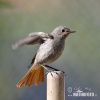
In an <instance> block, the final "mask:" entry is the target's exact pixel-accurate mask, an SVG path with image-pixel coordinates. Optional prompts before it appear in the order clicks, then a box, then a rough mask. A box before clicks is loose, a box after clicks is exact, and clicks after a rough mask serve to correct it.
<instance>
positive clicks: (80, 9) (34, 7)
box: [0, 0, 100, 100]
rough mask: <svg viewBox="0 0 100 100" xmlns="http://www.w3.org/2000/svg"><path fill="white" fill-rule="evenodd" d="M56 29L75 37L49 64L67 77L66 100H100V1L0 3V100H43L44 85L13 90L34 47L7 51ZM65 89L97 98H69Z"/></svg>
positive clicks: (3, 0) (21, 0) (15, 0)
mask: <svg viewBox="0 0 100 100" xmlns="http://www.w3.org/2000/svg"><path fill="white" fill-rule="evenodd" d="M59 25H66V26H67V27H68V28H70V29H71V30H75V31H76V33H75V34H71V35H70V36H69V37H68V38H67V39H66V46H65V50H64V52H63V54H62V56H61V57H60V58H59V59H58V60H57V61H55V62H54V63H52V64H50V65H51V66H53V67H55V68H58V69H60V70H63V71H65V72H66V80H65V81H66V87H65V90H66V100H80V99H81V100H99V99H100V1H99V0H87V1H86V0H0V100H41V99H42V100H46V82H45V83H44V84H40V85H39V86H38V87H35V86H32V87H31V88H28V87H22V88H20V89H19V88H17V87H16V83H17V82H18V81H19V80H20V79H21V78H22V77H23V76H24V74H25V73H26V72H27V71H28V68H27V66H28V65H29V64H30V62H31V59H32V57H33V55H35V53H36V51H37V49H38V47H39V45H34V46H24V47H22V48H19V49H18V50H15V51H13V50H12V48H11V45H12V44H13V43H14V42H16V41H17V40H19V39H21V38H24V37H25V36H27V35H28V33H30V32H34V31H44V32H47V33H50V32H51V31H52V30H53V29H54V28H55V27H57V26H59ZM44 52H45V50H44ZM45 81H46V77H45ZM68 87H72V88H75V87H77V88H78V87H81V88H85V87H88V88H91V92H94V93H96V94H97V96H96V97H81V98H80V97H78V98H76V97H68V91H67V88H68Z"/></svg>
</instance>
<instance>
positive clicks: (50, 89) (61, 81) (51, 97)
mask: <svg viewBox="0 0 100 100" xmlns="http://www.w3.org/2000/svg"><path fill="white" fill-rule="evenodd" d="M64 77H65V75H64V73H63V72H62V71H52V72H49V73H48V74H47V100H65V78H64Z"/></svg>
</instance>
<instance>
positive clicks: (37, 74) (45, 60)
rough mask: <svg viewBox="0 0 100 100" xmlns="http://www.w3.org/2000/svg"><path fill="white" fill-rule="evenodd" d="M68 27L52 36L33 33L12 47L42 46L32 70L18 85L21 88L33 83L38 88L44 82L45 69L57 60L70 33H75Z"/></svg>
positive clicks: (34, 59)
mask: <svg viewBox="0 0 100 100" xmlns="http://www.w3.org/2000/svg"><path fill="white" fill-rule="evenodd" d="M75 32H76V31H71V30H70V29H69V28H67V27H66V26H63V25H62V26H58V27H56V28H55V29H54V30H53V31H52V32H51V33H50V34H47V33H45V32H32V33H29V35H28V36H27V37H25V38H24V39H21V40H19V41H18V42H16V43H15V44H13V45H12V48H13V49H14V50H15V49H17V48H19V47H21V46H23V45H34V44H40V47H39V49H38V50H37V53H36V55H35V56H34V57H33V59H32V62H31V68H30V69H29V71H28V72H27V73H26V74H25V76H24V77H23V78H22V79H21V80H20V81H19V82H18V83H17V85H16V86H17V87H18V88H20V87H21V86H23V85H26V86H29V87H31V86H32V85H33V83H35V85H36V86H38V85H39V83H43V82H44V69H48V68H47V67H48V64H50V63H52V62H54V61H55V60H57V59H58V58H59V57H60V56H61V54H62V52H63V50H64V47H65V39H66V37H68V35H69V34H70V33H75Z"/></svg>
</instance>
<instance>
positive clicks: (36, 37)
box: [12, 32, 50, 49]
mask: <svg viewBox="0 0 100 100" xmlns="http://www.w3.org/2000/svg"><path fill="white" fill-rule="evenodd" d="M48 38H50V35H49V34H47V33H44V32H33V33H30V34H29V35H28V36H27V37H26V38H24V39H21V40H19V41H18V42H16V43H15V44H13V45H12V48H13V49H17V48H19V47H21V46H23V45H33V44H37V43H38V44H41V43H43V42H44V41H45V40H46V39H48Z"/></svg>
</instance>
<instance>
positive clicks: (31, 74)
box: [16, 64, 44, 88]
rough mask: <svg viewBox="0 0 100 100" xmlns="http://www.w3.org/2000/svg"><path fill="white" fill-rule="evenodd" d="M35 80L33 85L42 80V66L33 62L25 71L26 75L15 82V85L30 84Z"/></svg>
mask: <svg viewBox="0 0 100 100" xmlns="http://www.w3.org/2000/svg"><path fill="white" fill-rule="evenodd" d="M34 81H35V85H38V84H39V83H41V82H44V68H43V67H41V66H40V65H38V64H33V66H32V67H31V68H30V70H29V71H28V72H27V73H26V75H25V76H24V77H23V78H22V79H21V80H20V81H19V82H18V83H17V85H16V86H17V87H19V88H20V87H21V86H22V85H24V84H25V85H26V86H32V84H33V82H34Z"/></svg>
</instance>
